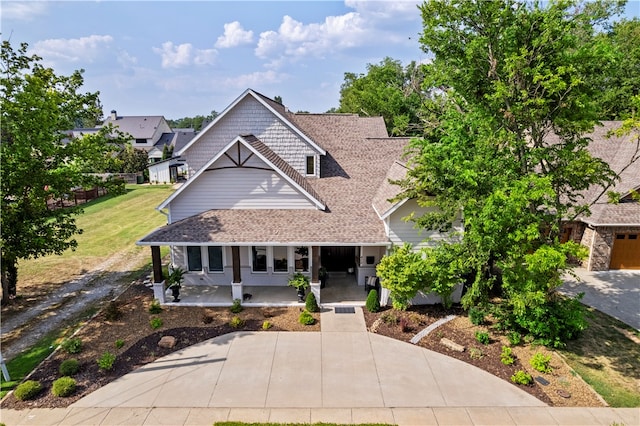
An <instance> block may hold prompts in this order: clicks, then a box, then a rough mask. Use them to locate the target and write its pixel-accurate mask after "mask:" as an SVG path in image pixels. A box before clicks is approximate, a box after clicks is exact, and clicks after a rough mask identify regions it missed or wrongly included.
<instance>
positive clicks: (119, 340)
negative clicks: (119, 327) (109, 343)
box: [114, 339, 124, 349]
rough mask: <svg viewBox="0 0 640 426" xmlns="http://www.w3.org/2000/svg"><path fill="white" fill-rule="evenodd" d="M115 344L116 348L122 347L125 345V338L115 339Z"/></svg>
mask: <svg viewBox="0 0 640 426" xmlns="http://www.w3.org/2000/svg"><path fill="white" fill-rule="evenodd" d="M114 345H115V346H116V349H122V347H123V346H124V340H122V339H117V340H116V341H115V343H114Z"/></svg>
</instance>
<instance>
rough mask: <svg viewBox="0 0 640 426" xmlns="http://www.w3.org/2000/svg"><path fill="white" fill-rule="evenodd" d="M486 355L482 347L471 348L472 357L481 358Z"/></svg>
mask: <svg viewBox="0 0 640 426" xmlns="http://www.w3.org/2000/svg"><path fill="white" fill-rule="evenodd" d="M483 356H484V354H483V353H482V349H479V348H469V358H471V359H480V358H482V357H483Z"/></svg>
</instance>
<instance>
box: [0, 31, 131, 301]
mask: <svg viewBox="0 0 640 426" xmlns="http://www.w3.org/2000/svg"><path fill="white" fill-rule="evenodd" d="M27 47H28V46H27V44H25V43H23V44H21V45H20V47H19V48H18V49H17V50H14V49H13V47H12V46H11V44H10V43H9V42H8V41H3V42H2V51H1V53H0V66H1V67H2V76H1V79H0V87H1V93H0V96H1V98H0V100H1V102H2V103H1V117H2V129H1V132H2V133H1V135H2V138H1V143H0V162H1V163H2V169H1V171H0V190H1V196H2V215H1V217H0V226H1V228H2V235H1V238H0V241H1V244H2V287H3V301H4V300H6V299H7V296H8V295H9V293H13V292H14V291H15V285H16V282H17V271H18V269H17V268H18V265H17V262H18V260H19V259H28V258H34V257H39V256H45V255H50V254H60V253H62V252H63V251H64V250H66V249H68V248H74V247H75V246H76V241H75V240H74V239H73V235H75V234H77V233H79V232H81V230H80V229H78V228H77V227H76V224H75V220H74V215H76V214H78V213H79V210H76V209H50V208H49V207H48V205H47V201H48V200H49V199H50V198H54V199H60V198H63V197H64V196H66V195H69V194H71V193H72V191H73V190H74V189H75V188H77V187H90V186H93V185H94V184H95V183H96V178H95V177H92V176H91V175H90V174H88V173H89V172H92V171H95V170H96V169H101V168H105V167H108V166H107V163H109V162H110V159H111V158H112V154H113V152H114V151H115V150H116V147H115V145H114V144H115V143H116V142H122V141H120V140H119V139H118V137H117V136H116V138H115V139H113V138H111V137H110V136H109V133H110V132H111V131H112V129H111V128H108V127H105V128H103V129H101V130H100V131H99V132H97V133H93V134H88V135H85V136H84V137H82V138H77V139H76V138H73V137H70V136H69V135H67V134H66V133H65V132H64V131H65V130H68V129H72V128H74V125H75V124H77V123H80V122H92V121H93V122H95V120H96V119H97V118H98V117H99V116H100V114H101V111H100V107H99V105H100V104H99V100H98V93H80V92H79V90H80V89H81V87H82V84H83V79H82V71H76V72H74V73H73V74H72V75H70V76H58V75H56V74H55V73H54V71H53V70H52V69H50V68H45V67H44V66H42V65H41V63H40V60H41V58H39V57H38V56H35V55H34V56H28V55H27Z"/></svg>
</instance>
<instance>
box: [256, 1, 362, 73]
mask: <svg viewBox="0 0 640 426" xmlns="http://www.w3.org/2000/svg"><path fill="white" fill-rule="evenodd" d="M365 24H366V22H365V21H364V20H363V19H361V17H360V15H359V14H358V13H355V12H351V13H347V14H345V15H341V16H328V17H326V18H325V20H324V22H323V23H320V24H318V23H311V24H307V25H305V24H303V23H301V22H299V21H296V20H295V19H293V18H292V17H290V16H285V17H284V18H282V24H281V25H280V28H279V29H278V31H277V32H276V31H265V32H263V33H261V34H260V40H259V41H258V46H257V47H256V49H255V54H256V56H258V57H259V58H262V59H267V58H271V57H272V56H275V58H271V59H275V61H278V60H279V59H282V58H283V57H289V58H290V59H295V58H298V57H302V56H317V57H322V56H323V55H324V54H326V53H328V52H332V51H335V50H340V49H344V48H347V47H352V46H357V45H360V44H362V43H364V42H365V41H366V40H367V38H368V37H367V34H368V29H367V27H366V25H365Z"/></svg>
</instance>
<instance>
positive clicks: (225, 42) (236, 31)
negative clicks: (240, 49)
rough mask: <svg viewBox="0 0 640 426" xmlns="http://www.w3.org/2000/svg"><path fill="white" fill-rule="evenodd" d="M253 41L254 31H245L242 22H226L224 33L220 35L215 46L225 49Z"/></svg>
mask: <svg viewBox="0 0 640 426" xmlns="http://www.w3.org/2000/svg"><path fill="white" fill-rule="evenodd" d="M252 42H253V31H245V29H244V28H242V25H240V22H238V21H233V22H230V23H228V24H224V35H221V36H220V37H218V40H217V41H216V44H215V47H217V48H220V49H223V48H229V47H236V46H240V45H242V44H249V43H252Z"/></svg>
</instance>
